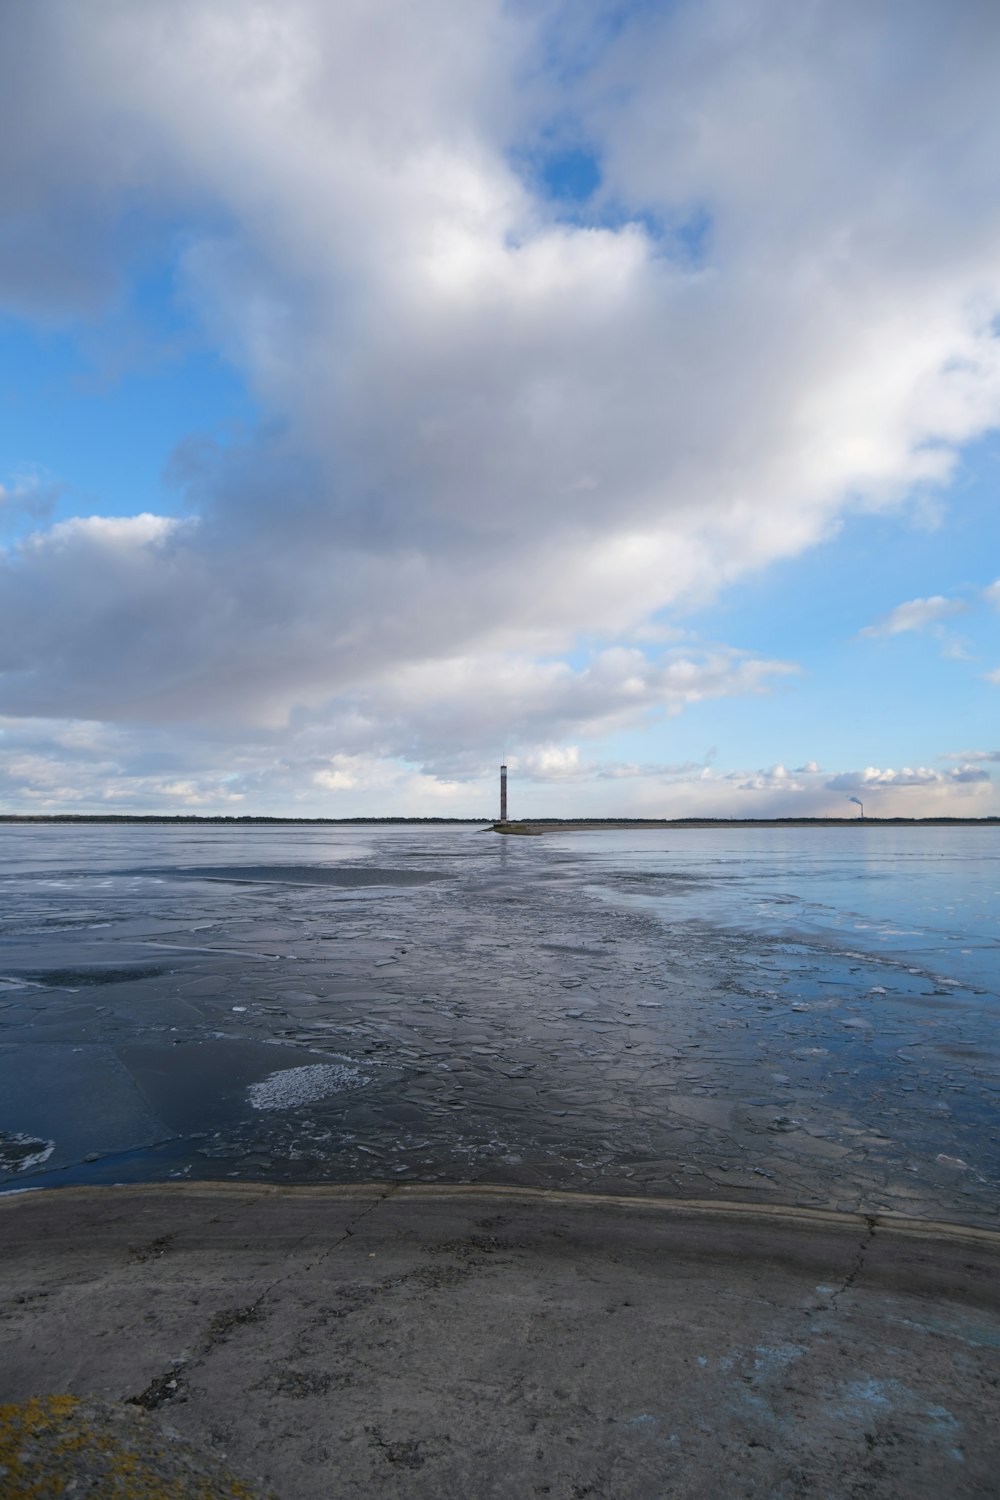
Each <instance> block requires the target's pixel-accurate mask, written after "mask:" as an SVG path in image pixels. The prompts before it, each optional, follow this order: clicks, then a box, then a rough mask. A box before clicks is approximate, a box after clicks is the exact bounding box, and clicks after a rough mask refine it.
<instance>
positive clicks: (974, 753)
mask: <svg viewBox="0 0 1000 1500" xmlns="http://www.w3.org/2000/svg"><path fill="white" fill-rule="evenodd" d="M938 760H957V761H960V762H962V763H963V764H966V765H974V764H975V763H976V762H977V761H1000V750H949V751H948V752H947V753H946V754H945V755H939V756H938Z"/></svg>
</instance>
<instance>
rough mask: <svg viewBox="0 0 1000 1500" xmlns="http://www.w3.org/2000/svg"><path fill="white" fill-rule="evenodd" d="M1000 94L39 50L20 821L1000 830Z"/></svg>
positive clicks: (21, 121) (998, 34) (717, 41)
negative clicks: (607, 822) (867, 821)
mask: <svg viewBox="0 0 1000 1500" xmlns="http://www.w3.org/2000/svg"><path fill="white" fill-rule="evenodd" d="M998 62H1000V8H998V7H997V5H996V4H995V0H883V3H881V4H879V5H877V6H876V5H871V4H870V3H868V0H760V3H758V4H754V5H751V6H748V5H746V3H745V0H632V3H622V0H423V3H421V4H420V5H419V6H417V5H414V4H412V3H411V0H338V3H337V4H336V5H331V4H329V3H328V0H88V4H87V5H85V6H84V5H80V4H79V3H78V0H32V3H31V4H30V5H7V6H4V7H2V8H0V194H2V196H0V202H2V205H3V208H2V217H0V810H2V811H6V812H32V813H46V812H79V813H84V812H98V813H100V812H120V813H129V812H132V813H139V812H149V813H180V814H184V813H203V814H212V813H227V814H234V815H243V814H247V815H253V814H267V815H281V814H287V815H289V816H295V817H307V816H319V817H351V816H356V815H410V816H433V817H447V816H449V815H453V816H460V817H479V816H487V815H490V816H492V815H495V812H496V803H497V796H496V776H497V767H498V765H499V763H500V761H501V759H503V758H504V757H506V760H507V763H508V765H509V766H510V809H511V814H512V816H517V815H522V816H545V815H552V816H561V817H573V816H609V817H612V816H630V817H641V816H654V817H668V818H670V817H685V816H689V815H699V816H715V817H792V816H809V817H817V816H819V817H822V816H830V817H842V816H853V815H855V814H856V813H858V811H859V808H858V803H857V802H855V801H853V800H852V799H859V801H860V802H863V803H864V810H865V813H866V814H867V815H882V816H899V815H902V816H914V817H923V816H934V815H946V816H969V817H982V816H989V815H993V816H996V815H1000V797H998V796H997V790H996V787H997V778H998V776H1000V507H998V504H997V497H998V494H1000V432H998V428H1000V114H998V112H997V110H996V97H995V96H996V75H997V66H998Z"/></svg>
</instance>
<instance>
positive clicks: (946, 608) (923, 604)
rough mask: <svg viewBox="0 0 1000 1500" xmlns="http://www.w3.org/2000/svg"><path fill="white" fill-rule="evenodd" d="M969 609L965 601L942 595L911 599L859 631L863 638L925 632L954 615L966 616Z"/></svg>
mask: <svg viewBox="0 0 1000 1500" xmlns="http://www.w3.org/2000/svg"><path fill="white" fill-rule="evenodd" d="M967 609H968V605H967V604H966V603H965V602H964V600H962V599H947V598H945V597H944V596H943V595H941V594H933V595H932V596H931V597H930V598H929V599H909V600H907V602H906V603H905V604H897V605H896V608H895V609H893V610H890V611H889V613H888V614H887V615H884V616H883V617H882V619H880V620H876V621H875V622H874V624H872V625H866V626H865V628H864V629H863V630H861V631H859V634H860V635H863V636H885V635H902V634H904V632H906V631H908V630H923V629H924V628H925V627H926V626H928V625H935V624H937V623H938V622H939V621H941V620H947V619H949V618H950V617H951V616H952V615H960V614H964V613H965V611H966V610H967Z"/></svg>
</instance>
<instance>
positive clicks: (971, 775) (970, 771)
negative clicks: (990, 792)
mask: <svg viewBox="0 0 1000 1500" xmlns="http://www.w3.org/2000/svg"><path fill="white" fill-rule="evenodd" d="M989 782H990V776H989V772H988V771H983V770H980V769H978V768H977V767H975V766H971V765H969V766H967V765H961V766H957V767H956V768H955V769H954V770H953V771H935V770H933V769H931V768H930V767H928V766H917V767H912V766H903V767H901V769H900V770H898V771H895V770H892V769H890V768H887V769H886V770H884V771H882V770H879V768H878V767H877V766H868V767H867V768H866V769H865V770H863V771H841V772H840V774H839V775H837V776H833V777H831V778H830V780H829V781H828V782H827V783H826V786H827V789H828V790H829V791H832V792H864V791H879V790H881V789H882V788H886V787H890V788H892V789H893V790H896V789H898V788H900V787H938V786H955V785H961V784H963V783H967V784H972V783H983V784H989Z"/></svg>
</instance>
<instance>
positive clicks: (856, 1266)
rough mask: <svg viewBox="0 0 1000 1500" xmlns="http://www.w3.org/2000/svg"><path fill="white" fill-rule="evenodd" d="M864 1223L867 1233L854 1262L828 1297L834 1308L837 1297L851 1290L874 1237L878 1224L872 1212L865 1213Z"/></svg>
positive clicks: (862, 1267)
mask: <svg viewBox="0 0 1000 1500" xmlns="http://www.w3.org/2000/svg"><path fill="white" fill-rule="evenodd" d="M865 1223H866V1224H867V1225H868V1233H867V1234H866V1235H865V1238H864V1239H863V1240H862V1241H861V1243H860V1245H859V1246H858V1252H857V1254H856V1255H855V1257H854V1263H853V1265H852V1266H851V1269H850V1270H849V1271H848V1273H847V1275H846V1276H845V1278H844V1281H843V1284H842V1285H841V1286H839V1287H838V1288H837V1290H836V1291H835V1292H834V1293H833V1294H832V1296H831V1297H830V1302H829V1306H830V1307H833V1308H835V1307H836V1306H837V1299H838V1298H839V1297H842V1296H843V1295H844V1293H845V1292H849V1291H850V1290H851V1287H852V1286H853V1285H854V1283H855V1282H856V1281H857V1279H858V1277H859V1276H860V1275H861V1272H862V1270H863V1269H864V1264H865V1256H866V1254H867V1253H868V1250H869V1249H870V1248H871V1244H872V1241H873V1240H874V1238H875V1230H876V1228H877V1226H878V1219H877V1218H876V1216H875V1215H874V1214H865Z"/></svg>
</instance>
